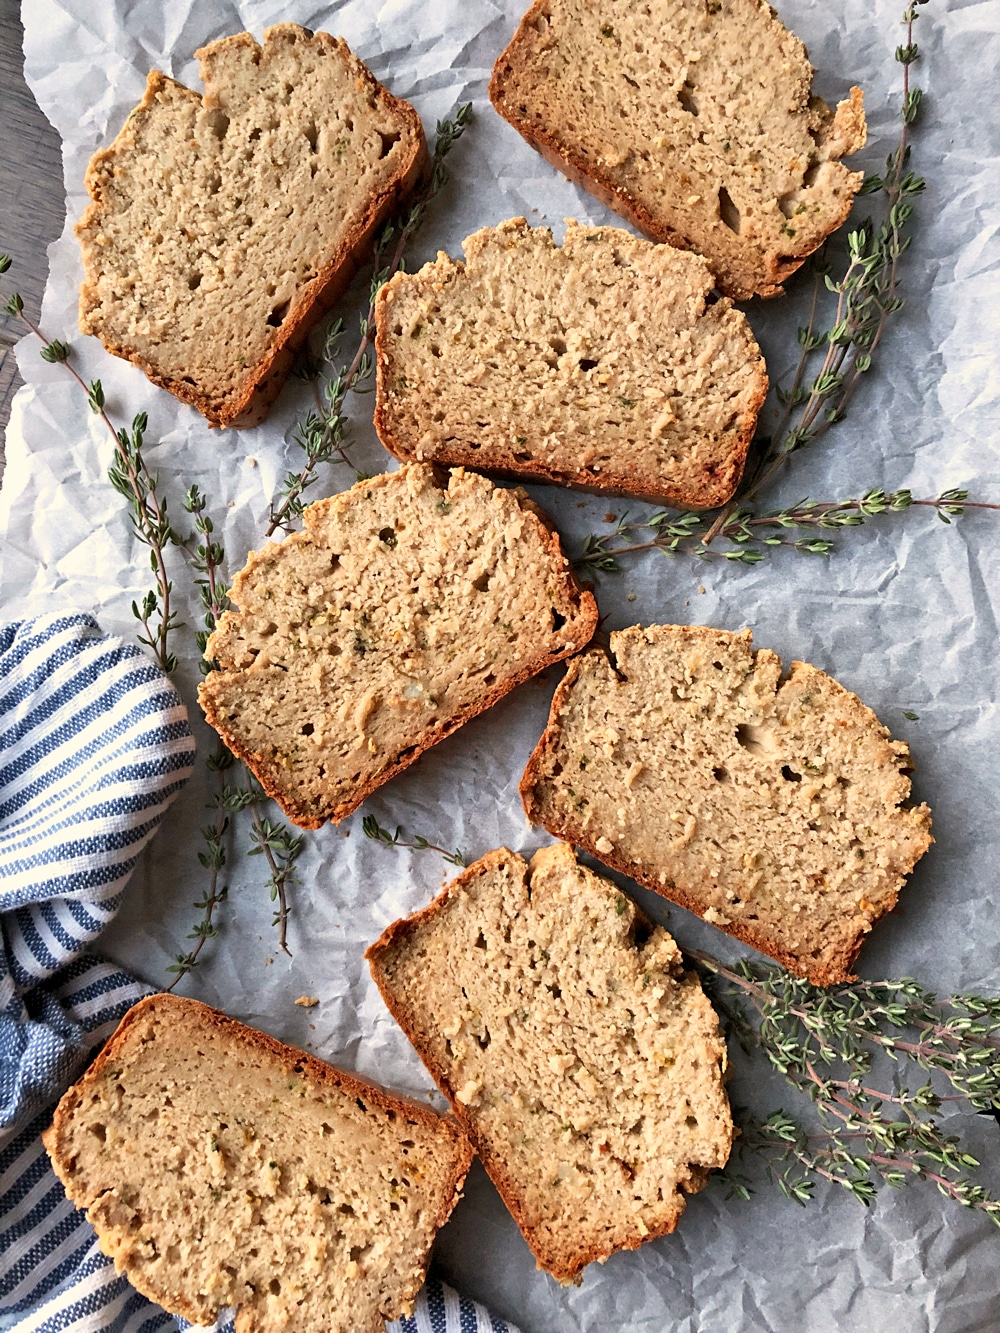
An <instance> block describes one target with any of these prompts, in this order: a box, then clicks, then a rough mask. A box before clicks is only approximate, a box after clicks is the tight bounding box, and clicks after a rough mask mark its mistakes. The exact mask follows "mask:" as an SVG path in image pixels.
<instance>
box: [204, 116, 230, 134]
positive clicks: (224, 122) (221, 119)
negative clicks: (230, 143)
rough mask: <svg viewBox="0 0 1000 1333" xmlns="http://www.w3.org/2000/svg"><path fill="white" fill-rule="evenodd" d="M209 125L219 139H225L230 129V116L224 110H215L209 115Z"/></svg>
mask: <svg viewBox="0 0 1000 1333" xmlns="http://www.w3.org/2000/svg"><path fill="white" fill-rule="evenodd" d="M208 125H209V128H210V129H211V131H212V133H213V134H214V135H215V137H216V138H217V139H224V138H225V137H226V131H227V130H228V129H229V117H228V116H227V115H226V113H225V112H224V111H213V112H212V113H211V114H210V115H209V117H208Z"/></svg>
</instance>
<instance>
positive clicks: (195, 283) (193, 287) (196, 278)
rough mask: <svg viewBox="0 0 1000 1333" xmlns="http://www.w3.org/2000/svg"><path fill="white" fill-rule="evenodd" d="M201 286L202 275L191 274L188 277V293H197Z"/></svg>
mask: <svg viewBox="0 0 1000 1333" xmlns="http://www.w3.org/2000/svg"><path fill="white" fill-rule="evenodd" d="M200 286H201V274H200V273H191V274H189V275H188V291H191V292H196V291H197V290H198V288H199V287H200Z"/></svg>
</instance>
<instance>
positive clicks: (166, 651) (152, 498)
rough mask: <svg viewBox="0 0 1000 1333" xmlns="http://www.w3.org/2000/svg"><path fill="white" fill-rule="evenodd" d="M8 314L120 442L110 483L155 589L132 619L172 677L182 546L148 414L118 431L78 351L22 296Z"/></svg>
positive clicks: (3, 263)
mask: <svg viewBox="0 0 1000 1333" xmlns="http://www.w3.org/2000/svg"><path fill="white" fill-rule="evenodd" d="M10 266H11V259H10V256H9V255H5V254H0V274H2V273H6V272H7V271H8V270H9V269H10ZM4 311H5V313H6V314H8V315H10V316H12V317H13V318H15V319H20V321H21V323H22V324H24V326H25V328H27V329H28V331H29V332H30V333H32V334H34V336H35V337H36V338H37V339H38V340H39V342H40V343H41V344H42V348H41V356H42V359H43V360H44V361H48V362H50V363H51V364H53V365H59V364H61V365H64V366H65V367H66V369H67V370H68V371H69V373H70V374H71V375H72V376H73V378H74V379H75V380H76V382H77V384H79V386H80V388H81V389H82V390H83V392H84V393H85V394H86V396H87V403H88V405H89V407H90V410H91V411H92V412H93V413H94V414H95V415H97V416H99V417H100V418H101V420H102V421H103V422H104V424H105V426H107V428H108V431H109V432H110V434H111V438H112V439H113V440H114V454H113V456H112V461H111V465H110V467H109V468H108V478H109V480H110V481H111V484H112V486H113V487H114V488H115V490H116V491H117V492H118V494H119V495H122V496H124V498H125V499H126V500H127V502H128V506H129V512H130V516H131V519H132V530H133V532H134V533H135V535H136V537H137V538H138V540H139V541H140V542H142V544H143V545H144V546H147V547H148V548H149V561H150V566H151V568H152V571H153V577H154V583H155V586H154V587H153V588H150V589H149V591H148V592H146V593H145V594H144V595H143V597H142V600H141V601H137V602H133V603H132V614H133V616H135V618H136V620H137V621H138V622H139V624H140V625H141V626H142V631H141V633H140V634H139V635H138V638H139V642H140V643H144V644H145V645H146V646H147V647H148V648H149V649H150V650H151V652H152V653H153V656H154V657H155V658H156V660H157V662H159V664H160V666H161V667H162V668H163V670H164V671H166V672H167V673H168V674H169V673H170V672H172V671H173V670H174V669H175V668H176V666H177V658H176V656H175V655H174V653H173V652H172V651H171V649H170V647H169V639H170V634H171V632H172V631H173V630H175V629H177V628H178V627H179V624H180V622H179V621H178V620H177V618H176V616H175V615H174V612H173V607H172V604H171V596H172V593H173V584H172V583H171V580H170V577H169V574H168V573H167V558H166V552H167V548H168V547H169V546H171V545H180V544H181V543H180V541H179V539H178V537H177V534H176V533H175V532H174V529H173V526H172V525H171V522H170V519H169V518H168V516H167V501H166V498H165V497H164V496H162V495H161V494H160V492H159V489H158V479H157V477H156V475H155V474H154V473H151V472H150V471H149V469H148V467H147V466H146V462H145V459H144V457H143V453H142V448H143V444H144V440H145V432H146V427H147V425H148V422H147V418H146V413H145V412H140V413H139V414H138V415H137V416H135V417H133V418H132V426H131V429H126V428H125V427H124V426H123V427H120V428H119V427H117V426H115V424H114V422H113V421H112V420H111V417H110V416H109V415H108V412H107V410H106V408H105V400H104V388H103V386H102V384H101V382H100V380H93V381H92V382H91V383H90V384H87V383H85V382H84V380H83V379H82V378H81V376H80V375H79V374H78V373H77V371H76V370H75V369H74V367H73V365H72V363H71V361H70V357H71V354H72V349H71V348H70V347H69V346H68V344H66V343H64V342H60V341H59V339H58V338H55V339H52V340H51V341H50V340H49V339H47V338H46V337H45V335H44V334H43V333H42V331H41V329H39V328H38V326H37V325H35V324H34V323H32V321H31V320H30V319H29V318H28V316H27V315H26V314H25V313H24V301H23V299H22V298H21V295H20V293H19V292H13V293H12V294H11V296H10V297H8V299H7V302H6V304H5V305H4Z"/></svg>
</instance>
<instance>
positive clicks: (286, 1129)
mask: <svg viewBox="0 0 1000 1333" xmlns="http://www.w3.org/2000/svg"><path fill="white" fill-rule="evenodd" d="M43 1137H44V1141H45V1146H46V1148H47V1149H48V1152H49V1156H50V1157H51V1158H52V1164H53V1166H54V1167H55V1170H56V1174H57V1175H58V1176H59V1178H60V1179H61V1180H62V1182H63V1184H64V1185H65V1187H66V1193H67V1194H68V1195H69V1197H70V1199H71V1200H72V1201H73V1203H75V1204H76V1205H77V1207H78V1208H85V1209H86V1210H87V1217H88V1219H89V1221H90V1222H92V1223H93V1225H94V1227H95V1228H96V1230H97V1238H98V1242H99V1244H100V1247H101V1249H102V1250H103V1251H104V1253H105V1254H108V1255H110V1256H111V1257H112V1258H113V1259H114V1260H115V1264H116V1266H117V1268H118V1269H119V1270H120V1271H124V1272H125V1273H126V1275H127V1276H128V1279H129V1281H130V1282H131V1283H132V1285H133V1286H134V1287H136V1288H137V1289H138V1290H139V1291H141V1292H143V1293H144V1294H145V1295H146V1296H149V1297H150V1299H151V1300H154V1301H157V1302H158V1303H159V1304H160V1305H162V1306H163V1307H164V1309H166V1310H168V1311H170V1313H171V1314H176V1315H182V1316H183V1317H184V1318H185V1319H189V1320H192V1321H193V1322H194V1323H197V1324H210V1323H212V1322H213V1321H214V1319H215V1318H216V1316H217V1314H218V1312H219V1311H220V1310H221V1309H224V1308H226V1307H230V1306H235V1307H236V1309H237V1324H236V1326H237V1328H238V1329H240V1331H241V1333H276V1331H277V1330H280V1329H285V1330H288V1333H383V1331H384V1329H385V1320H387V1319H395V1318H397V1317H398V1316H399V1315H400V1314H402V1313H404V1312H408V1310H409V1308H410V1304H411V1302H412V1300H413V1298H414V1296H415V1295H416V1294H417V1292H418V1291H419V1289H420V1287H421V1285H422V1284H423V1280H424V1274H425V1271H426V1267H427V1260H428V1257H429V1253H430V1247H431V1242H432V1241H433V1239H434V1235H435V1233H436V1232H437V1230H438V1228H439V1227H440V1226H442V1225H443V1224H444V1222H445V1221H447V1219H448V1217H449V1215H450V1213H451V1211H452V1209H453V1208H454V1206H455V1203H456V1202H457V1200H458V1198H459V1197H460V1194H461V1188H462V1182H463V1181H464V1179H465V1174H466V1172H467V1170H468V1168H469V1163H470V1161H471V1157H472V1152H471V1149H470V1147H469V1145H468V1143H467V1142H466V1140H465V1138H464V1136H463V1135H462V1133H461V1131H460V1130H459V1128H458V1126H457V1125H456V1124H455V1123H454V1122H453V1121H451V1120H450V1119H447V1118H446V1119H442V1118H441V1117H439V1116H437V1115H435V1114H434V1113H433V1112H432V1111H430V1110H428V1109H427V1107H424V1106H419V1105H417V1103H415V1102H410V1101H407V1100H404V1099H401V1098H399V1097H394V1096H392V1095H391V1094H389V1093H387V1092H384V1091H382V1090H381V1089H380V1088H376V1087H374V1086H372V1085H371V1084H369V1083H367V1082H365V1081H363V1080H361V1079H358V1078H356V1077H355V1076H353V1075H351V1074H347V1073H344V1072H343V1071H342V1070H338V1069H334V1068H332V1067H331V1066H330V1065H327V1064H323V1063H322V1062H321V1061H319V1060H316V1059H314V1058H313V1057H312V1056H310V1055H306V1054H304V1053H303V1052H302V1051H297V1050H294V1049H292V1048H291V1047H289V1046H283V1045H282V1044H281V1043H280V1042H277V1041H275V1040H273V1039H272V1038H271V1037H268V1036H266V1035H265V1034H264V1033H262V1032H257V1031H255V1030H254V1029H253V1028H248V1027H244V1026H243V1024H242V1023H237V1022H236V1021H235V1020H234V1019H231V1018H227V1017H226V1016H225V1015H224V1014H220V1013H218V1012H217V1011H216V1010H214V1009H209V1008H208V1006H207V1005H203V1004H198V1003H197V1002H196V1001H194V1000H182V999H179V998H177V997H176V996H172V995H153V996H150V997H149V999H147V1000H143V1001H141V1002H140V1003H139V1004H138V1005H136V1007H135V1008H134V1009H132V1010H131V1011H130V1012H129V1013H128V1014H127V1015H126V1017H125V1018H124V1020H123V1021H122V1023H121V1025H120V1026H119V1028H118V1031H117V1032H116V1033H115V1035H114V1036H113V1037H112V1038H111V1040H110V1042H109V1043H108V1045H107V1046H106V1047H105V1048H104V1050H103V1052H102V1053H101V1055H100V1056H99V1057H98V1058H97V1060H96V1061H95V1062H94V1064H93V1065H92V1066H91V1067H90V1069H89V1070H88V1071H87V1073H86V1074H85V1075H84V1076H83V1078H82V1079H80V1081H79V1082H78V1083H76V1084H75V1085H74V1086H73V1087H72V1088H70V1090H69V1091H68V1092H67V1093H66V1095H65V1096H64V1097H63V1099H62V1101H61V1102H60V1103H59V1106H58V1108H57V1110H56V1114H55V1120H54V1122H53V1124H52V1126H51V1128H50V1129H49V1130H47V1131H46V1133H45V1135H44V1136H43Z"/></svg>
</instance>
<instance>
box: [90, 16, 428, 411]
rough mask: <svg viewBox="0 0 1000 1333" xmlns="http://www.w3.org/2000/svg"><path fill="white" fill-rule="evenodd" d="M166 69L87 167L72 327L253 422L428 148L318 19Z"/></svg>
mask: <svg viewBox="0 0 1000 1333" xmlns="http://www.w3.org/2000/svg"><path fill="white" fill-rule="evenodd" d="M197 54H198V59H199V61H200V62H201V76H202V80H203V82H204V85H205V95H204V97H203V98H202V97H201V96H199V94H198V93H196V92H192V91H191V89H190V88H185V87H184V86H183V85H181V84H179V83H175V82H174V80H173V79H168V78H166V76H165V75H163V74H160V73H159V72H158V71H155V70H154V71H153V73H151V74H150V76H149V82H148V83H147V86H146V94H145V96H144V97H143V99H142V101H141V102H140V103H139V105H138V106H137V107H136V108H135V110H134V111H133V112H132V113H131V115H130V116H129V118H128V120H127V121H126V123H125V127H124V129H123V130H122V131H121V133H120V134H119V135H118V138H117V139H116V140H115V141H114V143H113V144H112V145H111V147H110V148H108V149H106V150H105V151H104V152H100V153H98V154H97V155H96V156H95V157H94V158H93V160H92V161H91V164H90V167H89V169H88V171H87V177H86V185H87V190H88V192H89V193H90V196H91V198H92V199H93V203H92V204H90V206H89V207H88V208H87V210H86V212H85V213H84V215H83V217H82V218H81V219H80V222H79V223H78V224H77V235H78V236H79V238H80V242H81V245H82V247H83V263H84V281H83V286H82V288H81V292H80V327H81V329H82V330H83V332H84V333H94V334H96V335H97V336H98V337H99V338H100V339H101V341H102V342H103V343H104V345H105V347H106V348H107V349H108V351H109V352H113V353H114V355H115V356H121V357H125V358H126V360H129V361H134V362H135V364H136V365H137V366H139V367H141V369H142V370H144V371H145V372H146V374H147V375H148V376H149V378H150V379H151V380H152V381H153V382H154V383H155V384H159V385H162V386H163V388H165V389H169V390H170V392H171V393H173V394H176V396H177V397H178V398H181V399H183V400H184V401H185V402H187V403H191V404H193V406H195V407H196V408H197V409H198V411H199V412H202V413H203V414H204V415H205V416H206V417H207V418H208V419H209V421H211V422H213V423H214V424H215V425H218V426H247V425H253V424H255V423H256V422H258V421H260V420H261V419H262V418H263V417H264V416H265V414H266V412H267V409H268V407H269V406H270V404H271V402H272V401H273V399H274V397H275V395H276V394H277V392H278V390H279V389H280V387H281V384H282V382H283V380H284V378H285V375H286V373H287V371H288V369H289V367H290V365H291V363H292V359H293V356H294V354H295V352H296V350H297V349H298V347H299V346H300V345H301V343H302V341H303V339H304V337H305V334H306V333H307V331H308V329H309V327H310V325H312V324H313V323H314V322H315V321H316V320H317V319H318V318H319V317H320V316H321V315H322V314H324V313H325V312H326V311H327V310H328V309H329V308H330V307H331V305H332V304H333V303H334V302H335V301H336V300H337V298H338V297H339V296H340V294H341V293H342V292H343V290H344V289H345V288H346V286H347V284H348V283H349V282H350V280H351V278H352V277H353V275H354V273H355V271H356V269H357V266H358V264H359V263H360V262H362V261H363V260H364V259H365V258H367V256H368V254H369V253H370V250H371V243H372V238H373V235H374V232H375V229H376V228H377V227H378V226H379V224H380V223H381V222H382V220H383V219H384V218H385V217H386V216H387V215H388V214H389V212H390V211H391V210H392V208H393V205H394V204H395V203H396V201H397V199H398V198H399V196H400V195H401V194H403V193H405V192H406V191H407V190H409V189H410V188H411V187H412V186H413V185H414V184H415V183H416V181H417V179H418V177H419V175H420V172H421V171H422V169H423V168H424V166H425V164H426V161H427V148H426V144H425V143H424V135H423V130H422V128H421V125H420V118H419V116H418V115H417V113H416V112H415V111H414V109H413V107H411V106H410V105H409V103H407V102H402V101H400V100H399V99H398V98H395V97H393V96H392V95H391V94H390V93H388V92H387V91H386V90H385V88H383V87H382V86H381V85H380V84H379V83H377V82H376V80H375V79H374V78H373V77H372V75H371V74H370V73H369V72H368V70H367V69H366V68H365V66H364V65H363V64H362V63H361V61H360V60H358V59H357V58H356V57H355V56H353V55H352V54H351V52H350V51H349V50H348V48H347V45H346V43H345V42H343V41H341V40H340V39H339V38H335V37H331V36H329V34H327V33H325V32H320V33H316V34H315V35H313V34H312V33H310V32H308V31H307V30H306V29H305V28H300V27H298V26H297V25H296V24H294V23H282V24H279V25H278V26H277V27H274V28H268V29H267V30H266V32H265V33H264V44H263V46H258V45H257V43H256V42H255V41H254V39H253V37H252V36H251V35H250V33H248V32H241V33H238V34H237V35H236V36H234V37H226V38H223V40H221V41H218V42H213V43H212V44H211V45H210V46H206V47H203V48H202V50H200V51H199V52H198V53H197Z"/></svg>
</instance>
